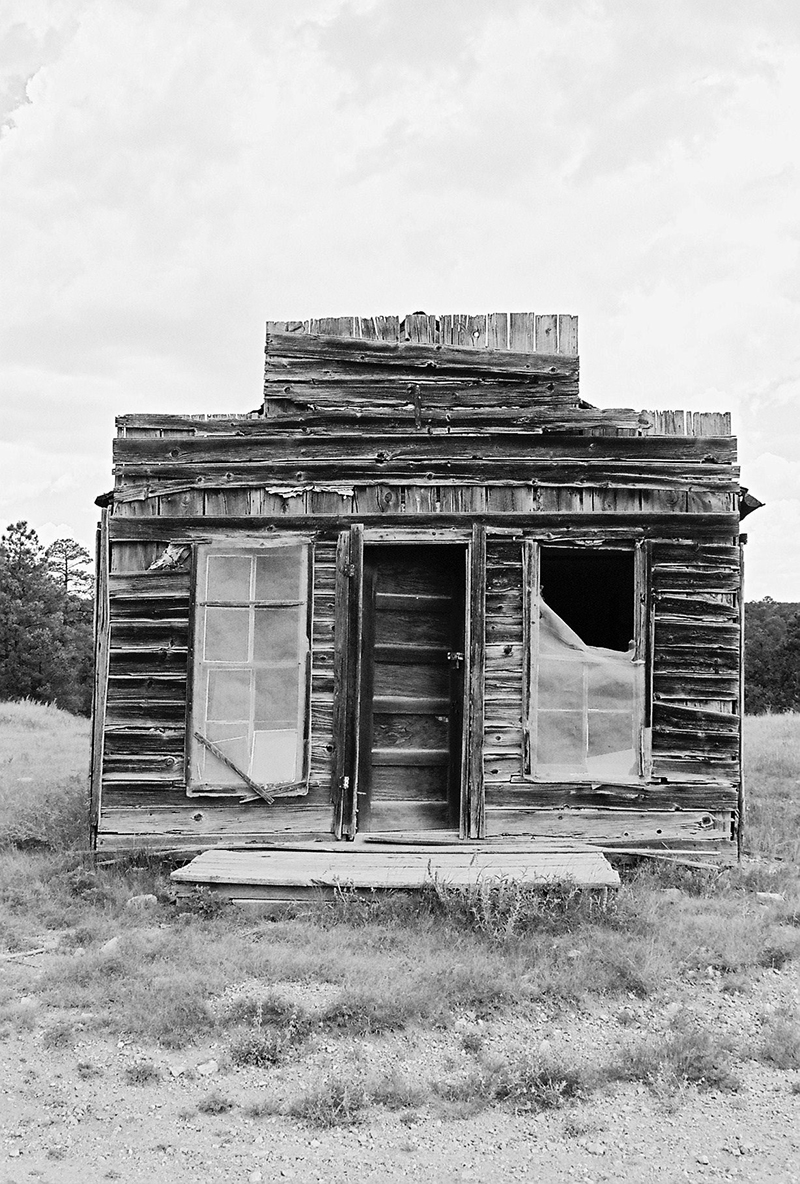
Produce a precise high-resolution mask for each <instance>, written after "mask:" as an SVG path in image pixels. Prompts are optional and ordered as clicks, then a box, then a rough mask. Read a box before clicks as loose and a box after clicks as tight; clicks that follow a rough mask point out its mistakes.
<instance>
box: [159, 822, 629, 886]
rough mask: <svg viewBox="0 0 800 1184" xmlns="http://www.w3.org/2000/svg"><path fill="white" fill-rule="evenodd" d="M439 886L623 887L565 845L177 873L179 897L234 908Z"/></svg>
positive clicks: (411, 849)
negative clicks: (199, 891)
mask: <svg viewBox="0 0 800 1184" xmlns="http://www.w3.org/2000/svg"><path fill="white" fill-rule="evenodd" d="M433 878H436V879H437V880H440V881H442V882H444V883H447V884H450V885H464V886H465V885H470V884H476V883H479V882H481V881H487V880H489V881H491V880H500V879H512V880H520V881H524V882H527V883H531V884H547V883H555V882H558V881H564V880H566V881H571V882H572V883H574V884H577V885H579V886H580V887H583V888H598V889H607V888H616V887H618V886H619V876H618V875H617V873H616V872H615V871H614V869H613V868H612V867H611V865H610V864H609V862H608V861H607V859H606V858H605V856H604V855H603V854H602V852H600V851H598V850H597V849H594V848H591V847H589V846H586V847H581V846H576V844H575V843H574V842H569V841H565V842H562V841H558V840H552V841H549V842H548V841H546V840H532V841H531V840H529V841H526V842H515V841H514V840H506V841H502V840H496V841H494V842H486V841H484V842H481V843H474V842H473V843H470V842H462V843H455V842H436V841H431V840H430V838H426V839H425V840H424V841H416V842H415V841H413V840H406V841H401V842H397V841H391V840H389V839H387V840H384V839H381V838H378V836H369V838H364V839H357V840H356V841H355V842H352V843H313V844H296V845H292V846H287V845H282V846H275V847H271V848H266V849H261V850H252V849H248V850H235V849H234V850H228V849H220V848H214V849H212V850H210V851H204V852H203V853H202V855H198V856H197V857H196V858H195V859H193V860H192V861H191V863H189V864H187V866H186V867H182V868H179V869H178V870H177V871H174V872H173V873H172V880H173V882H174V884H175V887H176V890H177V892H178V895H184V894H186V893H188V892H190V891H191V890H192V889H193V888H197V887H204V888H207V889H209V890H211V891H212V892H214V893H215V894H217V895H220V896H224V897H226V898H228V899H232V900H299V899H304V898H307V897H308V896H313V895H315V894H319V893H322V894H323V895H332V894H333V893H334V892H335V891H336V890H337V889H343V888H347V889H354V890H356V891H370V890H375V889H378V890H389V889H394V890H402V891H413V890H415V889H419V888H421V887H422V886H423V885H424V884H425V883H426V882H428V881H430V880H431V879H433Z"/></svg>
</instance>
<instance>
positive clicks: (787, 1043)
mask: <svg viewBox="0 0 800 1184" xmlns="http://www.w3.org/2000/svg"><path fill="white" fill-rule="evenodd" d="M759 1056H760V1057H761V1060H762V1061H766V1062H767V1064H770V1065H775V1066H776V1067H777V1068H778V1069H785V1070H794V1069H800V1017H798V1016H797V1015H796V1013H795V1012H793V1011H789V1010H786V1009H778V1010H776V1011H774V1012H773V1013H772V1014H771V1015H768V1016H766V1017H765V1019H764V1023H763V1027H762V1033H761V1046H760V1048H759Z"/></svg>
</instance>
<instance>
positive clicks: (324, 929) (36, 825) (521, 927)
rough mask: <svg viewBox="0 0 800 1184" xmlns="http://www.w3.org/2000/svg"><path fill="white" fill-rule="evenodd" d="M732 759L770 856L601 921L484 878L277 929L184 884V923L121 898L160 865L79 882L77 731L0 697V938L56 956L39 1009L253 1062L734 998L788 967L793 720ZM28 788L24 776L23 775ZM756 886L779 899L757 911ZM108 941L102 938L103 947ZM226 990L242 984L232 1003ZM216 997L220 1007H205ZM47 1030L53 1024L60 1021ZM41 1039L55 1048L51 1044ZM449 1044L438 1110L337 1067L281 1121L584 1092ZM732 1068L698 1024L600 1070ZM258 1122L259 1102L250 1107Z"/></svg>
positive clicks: (312, 913) (582, 1075)
mask: <svg viewBox="0 0 800 1184" xmlns="http://www.w3.org/2000/svg"><path fill="white" fill-rule="evenodd" d="M747 757H748V765H749V774H748V784H749V792H750V798H751V802H752V807H751V810H750V815H749V829H748V845H749V847H750V849H751V850H753V851H755V852H758V853H759V854H760V855H762V856H763V857H765V859H766V860H768V861H769V862H768V863H767V864H765V865H761V864H759V865H758V866H755V867H746V868H745V869H744V870H732V871H731V870H728V871H723V872H701V871H694V870H690V869H685V868H676V867H672V866H669V865H657V866H654V867H645V868H643V869H641V870H639V871H638V872H637V873H636V874H635V875H634V876H633V877H629V878H628V880H627V881H626V883H625V884H624V885H623V887H622V888H621V889H620V890H619V891H618V892H617V893H615V894H613V895H612V898H611V901H610V904H609V907H608V908H607V909H606V910H605V911H603V910H600V909H599V908H598V907H597V901H596V899H595V898H593V897H592V896H591V895H590V894H588V893H581V892H578V891H577V890H575V889H574V887H572V886H570V885H561V886H556V887H554V888H552V889H550V890H548V891H547V892H545V893H542V892H533V891H531V889H530V888H526V887H522V888H520V887H519V886H517V885H514V884H513V883H510V882H509V883H503V882H500V883H495V884H494V885H489V884H486V885H480V886H479V887H478V888H476V889H475V890H473V891H469V892H466V893H465V892H457V891H453V890H450V889H448V888H446V887H445V886H443V885H441V884H434V885H432V886H431V887H430V889H429V890H428V891H427V892H425V893H423V894H422V895H420V896H416V897H414V896H410V897H409V896H402V897H401V896H397V897H392V896H389V897H381V898H380V899H378V898H377V897H376V898H375V899H374V900H369V899H368V900H366V901H364V900H363V899H361V898H356V897H352V898H350V897H347V896H346V895H343V896H342V897H341V898H340V900H339V901H337V902H336V903H335V904H334V905H332V906H330V905H324V904H319V905H315V906H313V907H311V908H308V909H305V910H304V911H303V913H302V914H301V915H298V916H294V917H291V918H288V919H284V920H281V921H278V922H268V921H258V920H256V921H255V922H254V919H253V918H252V916H250V915H248V914H245V913H244V912H240V911H238V910H236V909H235V908H231V907H220V906H219V904H218V902H217V901H214V902H213V907H212V906H208V907H207V906H206V903H205V901H204V898H203V896H202V894H200V895H199V896H198V899H197V901H196V903H195V907H194V909H193V910H192V911H190V912H188V913H186V914H182V915H178V914H176V912H175V911H174V909H173V908H172V906H171V905H169V904H168V903H162V904H160V905H159V906H157V907H156V908H155V909H154V910H153V911H151V912H148V914H147V917H146V918H144V917H141V916H138V915H137V916H133V915H132V914H131V913H130V912H129V911H126V909H125V902H126V901H127V899H128V898H129V897H130V896H133V895H139V894H141V893H146V892H153V893H155V894H156V896H157V897H158V898H159V900H160V901H162V902H166V901H167V900H168V892H169V882H168V879H167V869H164V868H162V867H161V866H160V865H159V864H158V863H155V862H153V861H148V860H147V859H142V860H138V861H137V860H136V859H131V860H129V861H127V862H126V863H121V864H118V865H116V866H113V867H107V868H101V869H99V870H97V871H94V870H93V869H92V868H91V866H90V865H89V863H88V861H87V860H86V859H85V857H84V856H83V855H82V854H81V850H80V849H81V847H82V846H83V842H84V833H83V827H84V820H85V819H84V814H83V811H84V808H85V802H84V796H83V794H84V791H83V789H82V788H80V786H82V785H83V784H84V781H83V780H82V779H83V778H84V777H85V765H86V759H87V724H86V721H84V720H79V719H76V718H74V717H70V716H66V715H65V713H63V712H59V711H57V710H56V709H54V708H44V707H41V706H40V705H36V704H24V703H23V704H0V844H1V845H2V846H4V847H5V850H4V851H3V852H2V858H0V941H2V942H4V943H5V945H6V948H7V949H9V950H23V949H28V948H34V947H36V946H38V945H42V944H43V938H45V937H47V935H48V934H53V933H56V934H58V935H59V938H58V940H59V942H60V945H59V955H58V957H57V958H56V959H55V960H54V961H52V962H51V964H50V965H49V966H48V967H47V968H46V969H45V970H44V972H43V973H42V975H41V976H40V977H39V978H37V979H36V980H35V982H31V985H30V986H29V987H26V989H27V990H30V991H31V993H32V994H35V995H36V996H37V998H38V999H39V1001H40V1003H41V1005H43V1006H42V1007H41V1010H42V1011H43V1012H44V1013H45V1014H46V1009H47V1007H48V1005H53V1006H57V1007H58V1008H59V1015H61V1016H63V1014H64V1009H67V1012H69V1009H74V1011H75V1013H76V1014H77V1013H78V1012H86V1013H91V1014H92V1015H94V1016H95V1019H94V1020H92V1021H89V1023H90V1024H93V1025H94V1026H95V1028H96V1029H98V1030H101V1031H104V1032H106V1033H108V1034H109V1035H112V1034H113V1035H114V1036H115V1037H119V1036H125V1037H134V1038H136V1039H137V1040H141V1041H152V1042H154V1043H157V1044H161V1045H163V1046H168V1047H184V1046H187V1045H191V1044H192V1043H193V1042H199V1041H204V1040H208V1039H209V1038H216V1039H219V1040H221V1041H222V1042H223V1043H224V1044H226V1045H227V1047H228V1052H229V1056H230V1059H231V1061H232V1062H233V1063H234V1064H236V1065H242V1066H250V1067H254V1068H256V1069H259V1070H264V1071H265V1072H270V1071H271V1070H272V1067H273V1066H275V1065H277V1064H279V1063H281V1062H282V1061H283V1060H285V1059H286V1057H287V1056H289V1055H290V1054H291V1055H292V1056H293V1057H296V1058H301V1057H303V1056H305V1055H306V1051H307V1047H308V1048H314V1047H317V1046H318V1043H319V1041H320V1040H325V1041H329V1040H338V1039H340V1038H343V1039H344V1040H345V1041H347V1042H349V1045H352V1044H353V1043H355V1044H356V1045H357V1044H358V1042H359V1040H360V1038H361V1037H363V1036H373V1035H375V1034H379V1033H391V1032H395V1031H401V1030H404V1029H409V1028H422V1029H431V1028H439V1029H445V1028H448V1027H450V1026H451V1025H452V1024H453V1022H454V1020H455V1019H456V1018H457V1017H459V1016H462V1015H463V1014H464V1013H469V1014H470V1015H471V1016H472V1017H473V1018H475V1017H477V1018H491V1017H492V1016H493V1015H495V1014H497V1013H502V1012H503V1011H504V1010H505V1009H508V1008H511V1007H516V1008H520V1009H524V1008H525V1007H526V1006H527V1005H528V1004H530V1003H531V1002H533V1001H540V1002H545V1003H549V1004H555V1005H557V1006H558V1007H559V1008H570V1007H575V1006H583V1005H586V1004H587V1003H590V1002H591V1001H592V1000H596V999H598V998H607V999H610V1000H613V999H622V998H627V997H629V996H630V995H635V996H637V997H639V998H641V999H646V998H650V997H653V996H657V995H658V994H659V993H660V992H662V991H663V990H664V988H665V987H669V986H670V985H676V984H678V983H680V982H682V981H687V980H688V981H692V980H693V979H694V980H696V979H700V978H704V977H705V976H708V975H709V974H711V975H714V976H719V978H720V979H721V982H722V985H723V989H724V988H726V987H729V988H730V990H731V991H745V990H747V989H748V983H749V982H751V981H752V980H753V979H754V978H755V976H757V975H758V974H759V973H760V972H761V971H762V970H763V969H764V968H765V967H781V966H784V965H786V964H787V963H788V962H789V961H791V960H792V959H795V958H798V957H800V924H798V921H799V920H800V879H798V867H797V863H796V862H794V863H793V862H792V861H793V860H795V861H796V860H797V858H798V854H799V853H800V852H799V851H798V843H800V839H799V838H798V835H799V833H800V795H798V794H797V792H796V788H795V787H796V786H797V784H798V782H799V781H800V716H787V717H759V718H758V719H753V720H748V721H747ZM27 776H32V778H33V779H32V780H31V781H25V780H24V779H21V778H24V777H27ZM59 802H60V804H59ZM51 807H52V812H50V811H51ZM19 843H21V844H22V847H23V848H25V847H27V848H28V849H19V847H15V845H16V844H19ZM37 844H38V846H37ZM665 887H672V888H679V889H680V895H679V896H678V898H677V900H675V899H669V900H668V899H667V898H665V894H664V891H663V889H664V888H665ZM762 890H767V891H772V892H776V891H777V892H780V893H781V894H782V895H783V898H784V899H778V900H774V901H773V900H769V901H768V902H767V903H766V904H765V903H762V902H760V901H759V900H758V898H757V897H756V892H758V891H762ZM671 895H672V897H674V896H675V894H674V893H673V894H671ZM115 936H119V938H120V941H119V943H118V945H117V947H116V948H115V949H114V950H113V951H112V952H110V953H109V952H103V949H102V947H103V944H104V943H105V942H106V941H108V939H109V938H111V937H115ZM26 981H27V980H26ZM298 982H299V983H302V984H305V985H306V986H307V987H309V988H311V989H312V990H313V989H318V988H319V989H321V988H322V987H324V988H325V993H326V996H327V998H326V1001H325V1005H324V1006H319V1007H318V1008H317V1009H316V1010H314V1011H313V1012H312V1011H305V1010H303V1007H302V1006H301V1005H299V1004H294V1003H287V1002H286V1000H285V998H284V997H283V995H282V994H281V989H280V988H281V985H282V984H286V983H298ZM243 983H255V984H257V985H258V990H257V991H256V992H255V994H254V995H253V996H251V997H246V996H245V997H241V996H237V994H236V989H237V988H240V987H241V984H243ZM9 990H10V992H11V993H10V994H9V995H8V996H7V1000H8V1002H7V1004H5V1006H4V1007H3V1009H2V1014H0V1020H2V1023H3V1024H5V1025H6V1026H10V1027H24V1026H26V1025H30V1024H31V1022H32V1020H31V1013H30V1011H29V1010H26V1011H24V1012H23V1011H21V1010H18V1009H17V1010H15V1008H14V1006H13V982H12V983H11V986H10V987H9ZM226 998H229V999H238V1002H234V1003H233V1004H231V1005H230V1006H227V1007H225V1006H221V1005H220V1000H224V999H226ZM4 1003H5V997H0V1004H4ZM60 1022H61V1023H62V1024H63V1031H64V1033H67V1032H68V1031H69V1030H70V1024H69V1020H68V1019H67V1020H62V1021H60ZM51 1030H52V1031H53V1035H52V1036H49V1037H47V1039H48V1040H52V1041H54V1042H55V1043H54V1047H58V1046H60V1044H59V1043H58V1042H60V1041H61V1040H62V1039H63V1040H64V1041H67V1036H66V1035H65V1036H63V1037H61V1036H57V1035H56V1034H55V1033H56V1029H55V1028H52V1029H51ZM463 1045H464V1048H465V1049H466V1050H467V1051H468V1052H469V1053H470V1054H472V1055H471V1059H470V1061H469V1068H468V1070H467V1072H466V1075H462V1076H461V1077H458V1076H456V1077H453V1079H452V1080H443V1081H441V1082H439V1084H438V1092H439V1095H440V1096H439V1101H438V1102H437V1101H436V1099H435V1098H434V1097H433V1086H432V1085H431V1084H430V1083H420V1082H410V1081H408V1080H406V1079H404V1078H402V1077H401V1076H397V1075H396V1076H394V1077H391V1078H386V1077H384V1078H377V1079H375V1080H372V1079H369V1078H366V1077H364V1076H363V1075H359V1072H358V1071H355V1070H354V1071H353V1072H352V1073H348V1074H346V1075H344V1076H343V1077H342V1078H341V1079H340V1078H333V1079H330V1080H327V1081H323V1082H321V1083H320V1084H319V1086H318V1088H316V1089H315V1090H313V1091H311V1092H310V1093H308V1094H306V1095H304V1096H303V1097H301V1098H298V1099H296V1100H295V1103H292V1105H291V1106H290V1112H291V1113H292V1114H294V1115H295V1116H296V1117H299V1118H302V1119H303V1120H304V1121H307V1122H309V1123H311V1124H316V1125H323V1126H324V1125H336V1124H342V1123H344V1124H348V1123H351V1122H355V1121H358V1119H359V1118H360V1117H361V1116H362V1115H363V1114H364V1113H365V1111H366V1110H367V1109H368V1108H369V1107H370V1106H373V1105H381V1106H386V1107H391V1108H400V1109H406V1110H408V1109H414V1108H415V1107H418V1106H421V1105H423V1104H428V1103H430V1104H435V1105H441V1106H445V1105H449V1106H451V1107H453V1108H455V1107H458V1106H459V1105H460V1106H462V1107H464V1106H466V1107H478V1108H479V1107H480V1106H482V1105H488V1104H494V1103H500V1102H503V1101H507V1102H508V1103H509V1104H510V1105H514V1106H515V1107H517V1108H529V1109H542V1108H546V1107H548V1106H557V1105H561V1104H562V1103H563V1102H564V1101H567V1100H569V1098H570V1097H573V1096H580V1095H582V1094H585V1093H588V1092H589V1091H590V1090H591V1089H592V1088H596V1086H597V1085H598V1083H599V1082H600V1081H601V1078H600V1077H598V1078H597V1079H594V1078H592V1077H591V1075H588V1074H587V1073H586V1072H585V1071H583V1070H581V1068H580V1066H578V1067H575V1066H571V1065H559V1064H553V1065H551V1064H544V1063H541V1062H539V1061H538V1060H536V1059H526V1058H520V1059H518V1060H513V1061H508V1060H507V1061H502V1062H490V1061H489V1060H488V1059H487V1054H486V1052H485V1046H484V1042H483V1040H482V1039H481V1038H480V1037H479V1036H477V1035H472V1036H470V1035H467V1036H465V1037H463ZM798 1046H800V1036H798V1034H797V1022H796V1018H795V1017H791V1016H784V1015H776V1016H772V1017H768V1018H767V1019H766V1020H765V1021H764V1025H763V1039H762V1046H761V1051H760V1053H759V1055H760V1056H761V1057H762V1059H763V1060H765V1062H767V1063H770V1064H773V1065H776V1066H781V1065H782V1064H784V1062H785V1063H786V1064H787V1065H789V1067H791V1066H793V1065H794V1064H795V1058H796V1057H797V1056H800V1054H798V1053H797V1051H796V1050H797V1048H798ZM792 1050H794V1051H792ZM462 1055H463V1054H462ZM780 1058H783V1060H781V1059H780ZM787 1058H788V1059H787ZM730 1064H731V1054H730V1053H729V1052H728V1051H727V1050H725V1049H722V1048H719V1047H718V1046H716V1045H713V1042H712V1043H709V1039H707V1038H706V1037H705V1036H704V1035H703V1034H702V1033H700V1032H698V1031H696V1030H688V1029H686V1030H684V1029H680V1030H679V1029H675V1030H673V1031H671V1032H669V1033H667V1034H666V1035H665V1036H664V1037H663V1038H659V1039H658V1040H655V1041H652V1042H650V1043H648V1044H642V1045H639V1046H636V1048H635V1050H634V1052H632V1053H631V1054H630V1056H629V1057H628V1058H627V1060H626V1061H625V1064H624V1065H622V1066H621V1067H620V1066H617V1068H616V1069H615V1070H613V1071H612V1070H609V1073H610V1074H611V1076H615V1075H616V1076H621V1077H623V1078H626V1079H629V1080H631V1079H635V1080H640V1081H646V1082H647V1083H648V1085H649V1086H650V1087H651V1088H653V1089H655V1090H656V1092H659V1091H661V1092H662V1093H669V1092H670V1091H674V1090H676V1089H679V1088H681V1087H682V1086H684V1085H685V1084H686V1083H694V1084H695V1085H697V1086H699V1087H700V1088H706V1087H708V1088H718V1089H725V1088H728V1089H732V1088H734V1076H733V1073H732V1070H731V1068H730ZM432 1099H433V1100H432ZM223 1101H224V1099H223ZM286 1105H287V1104H286V1103H281V1107H282V1110H281V1112H286ZM206 1112H207V1113H214V1111H213V1110H208V1111H206ZM219 1112H220V1113H221V1112H222V1111H219ZM262 1112H263V1113H273V1112H275V1109H274V1106H272V1104H271V1103H269V1102H264V1103H263V1104H262ZM453 1112H455V1110H453Z"/></svg>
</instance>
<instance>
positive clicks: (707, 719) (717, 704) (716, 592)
mask: <svg viewBox="0 0 800 1184" xmlns="http://www.w3.org/2000/svg"><path fill="white" fill-rule="evenodd" d="M651 556H652V558H651V571H650V579H649V584H650V596H651V622H652V626H651V628H652V689H651V717H652V718H651V723H652V733H651V735H652V771H651V775H650V776H649V777H648V778H647V779H646V781H644V782H643V783H642V784H641V785H630V784H621V785H614V784H581V783H569V784H552V783H548V784H544V783H536V782H534V781H532V780H530V779H527V778H526V777H525V774H524V764H523V737H522V720H523V695H524V694H525V687H524V678H523V665H524V663H523V646H522V642H523V636H522V632H523V603H522V597H523V575H522V555H521V545H520V542H518V541H502V540H492V541H490V544H489V549H488V563H487V603H486V686H485V697H484V703H485V712H486V720H485V729H484V761H485V785H486V817H487V833H488V834H490V835H498V834H516V833H532V834H551V833H565V832H562V831H561V830H560V829H559V828H560V827H561V826H562V825H563V827H565V828H566V833H574V834H575V835H576V836H577V835H584V836H585V837H594V838H596V839H598V840H601V841H603V842H606V843H609V844H616V845H620V846H626V845H630V846H637V845H640V844H641V843H653V842H667V841H670V842H673V843H674V842H676V841H678V842H681V843H682V844H683V843H685V844H687V845H691V844H693V843H700V844H705V843H706V842H707V841H709V840H711V841H713V840H717V841H719V842H723V843H724V842H728V841H730V839H731V837H732V833H731V830H732V823H733V815H734V814H735V811H736V809H737V800H738V793H739V766H738V746H739V728H740V719H739V716H738V698H739V682H738V680H739V631H738V595H739V579H740V575H739V572H740V568H739V549H738V547H737V546H734V545H732V544H731V543H730V542H713V541H712V542H704V541H697V540H692V541H688V540H684V541H682V542H655V543H653V544H652V551H651Z"/></svg>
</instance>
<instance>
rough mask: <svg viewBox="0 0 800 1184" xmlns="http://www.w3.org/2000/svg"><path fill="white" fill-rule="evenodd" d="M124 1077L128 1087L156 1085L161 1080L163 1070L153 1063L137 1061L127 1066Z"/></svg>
mask: <svg viewBox="0 0 800 1184" xmlns="http://www.w3.org/2000/svg"><path fill="white" fill-rule="evenodd" d="M123 1076H124V1077H125V1083H126V1084H127V1085H156V1084H157V1083H158V1082H159V1081H160V1080H161V1070H160V1069H159V1067H158V1065H154V1064H153V1062H152V1061H137V1062H136V1064H135V1065H128V1066H127V1068H126V1069H125V1073H124V1075H123Z"/></svg>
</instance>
